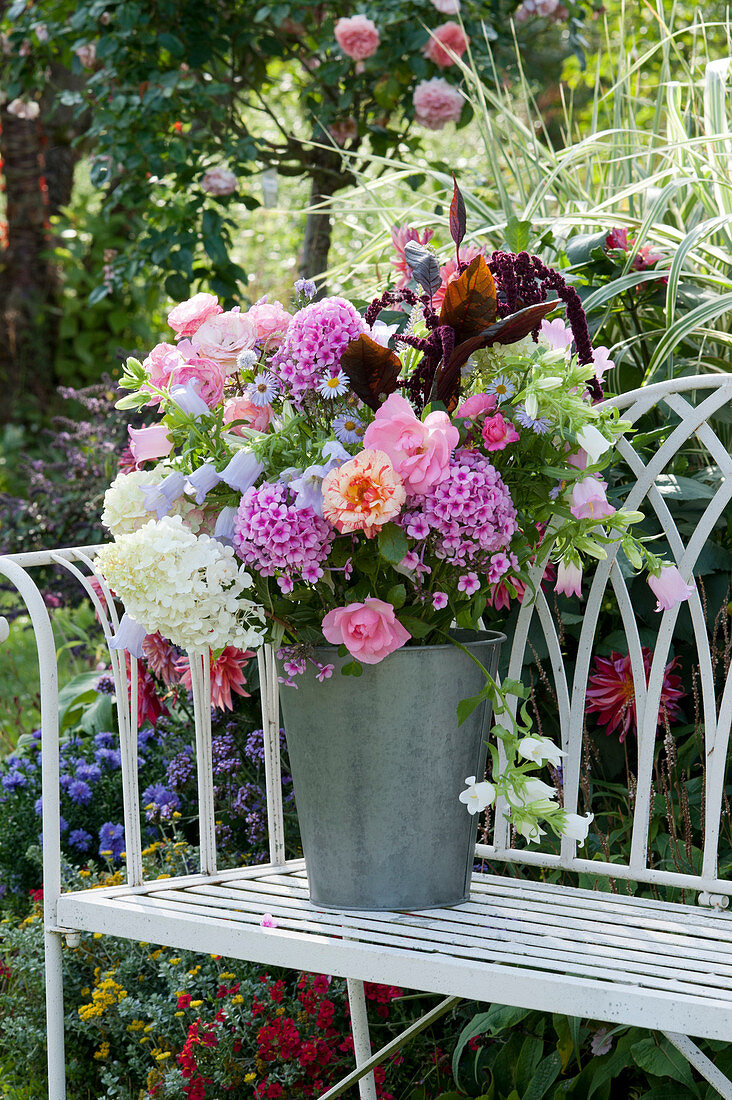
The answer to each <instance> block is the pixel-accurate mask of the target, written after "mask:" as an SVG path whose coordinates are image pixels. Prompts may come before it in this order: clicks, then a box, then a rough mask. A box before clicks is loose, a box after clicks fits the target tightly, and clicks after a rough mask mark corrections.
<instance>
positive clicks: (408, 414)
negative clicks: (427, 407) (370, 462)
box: [363, 393, 460, 495]
mask: <svg viewBox="0 0 732 1100" xmlns="http://www.w3.org/2000/svg"><path fill="white" fill-rule="evenodd" d="M363 441H364V444H365V445H366V446H367V447H374V448H376V449H377V450H381V451H384V452H385V453H386V454H387V455H388V456H389V458H390V459H391V462H392V464H393V466H394V469H395V470H396V472H397V473H398V474H399V476H400V477H401V478H402V480H403V481H404V488H405V489H406V491H407V493H418V494H420V495H424V493H426V492H427V490H428V489H430V488H431V487H432V486H433V485H436V484H437V483H438V482H440V481H442V480H443V478H444V477H445V475H446V473H447V470H448V467H449V465H450V455H451V453H452V449H453V447H456V446H457V445H458V442H459V441H460V433H459V432H458V430H457V428H456V427H455V426H454V425H453V424H451V423H450V417H449V416H448V415H447V413H445V412H433V413H430V414H429V416H427V417H426V418H425V420H424V422H422V421H421V420H420V419H419V418H418V417H417V416H415V413H414V410H413V408H412V406H411V405H410V404H409V402H408V401H407V400H406V399H405V398H403V397H400V396H399V394H397V393H392V394H391V395H390V396H389V397H388V398H387V400H386V401H385V402H384V404H383V405H382V406H381V408H380V409H379V410H378V412H377V413H376V416H375V417H374V419H373V420H372V422H371V423H370V424H369V426H368V428H367V429H366V431H365V432H364V437H363Z"/></svg>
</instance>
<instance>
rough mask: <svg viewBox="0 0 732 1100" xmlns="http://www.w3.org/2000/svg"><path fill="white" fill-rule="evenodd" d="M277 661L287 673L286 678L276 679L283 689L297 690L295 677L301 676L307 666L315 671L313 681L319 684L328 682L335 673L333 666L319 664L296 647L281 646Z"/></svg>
mask: <svg viewBox="0 0 732 1100" xmlns="http://www.w3.org/2000/svg"><path fill="white" fill-rule="evenodd" d="M277 660H278V661H279V662H280V663H281V665H282V669H283V671H284V672H286V673H287V675H286V676H278V677H277V679H278V681H279V683H281V684H284V685H285V687H294V688H295V690H297V684H296V683H295V677H296V676H302V674H303V673H304V672H305V670H306V669H307V667H308V665H309V664H311V665H312V666H313V668H314V669H315V679H316V680H318V681H319V683H321V684H322V683H323V681H324V680H330V678H331V676H332V675H333V673H334V672H335V665H331V664H327V665H323V664H321V663H320V661H316V660H315V658H314V657H310V656H309V655H308V654H307V652H306V651H305V650H304V649H303V647H302V646H298V645H289V646H282V648H281V649H278V650H277Z"/></svg>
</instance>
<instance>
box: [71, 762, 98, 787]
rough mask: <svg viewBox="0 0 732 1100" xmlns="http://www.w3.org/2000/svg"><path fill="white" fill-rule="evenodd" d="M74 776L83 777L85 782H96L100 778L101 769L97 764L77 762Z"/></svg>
mask: <svg viewBox="0 0 732 1100" xmlns="http://www.w3.org/2000/svg"><path fill="white" fill-rule="evenodd" d="M76 778H77V779H83V780H84V782H85V783H98V782H99V780H100V779H101V778H102V770H101V768H100V767H99V765H98V764H87V763H83V764H79V765H77V768H76Z"/></svg>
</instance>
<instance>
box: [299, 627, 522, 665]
mask: <svg viewBox="0 0 732 1100" xmlns="http://www.w3.org/2000/svg"><path fill="white" fill-rule="evenodd" d="M460 633H461V634H465V635H470V637H465V638H460V637H457V636H456V637H455V641H457V642H460V644H461V645H466V646H496V645H503V643H504V642H505V641H506V635H505V634H502V633H501V632H500V630H461V631H460ZM339 648H340V647H339V646H337V645H329V644H328V643H327V642H326V643H324V644H323V645H317V644H316V645H314V646H313V649H314V650H321V651H328V652H330V653H337V652H338V649H339ZM456 648H459V646H455V644H454V642H440V643H439V645H403V646H400V647H399V649H395V650H393V651H392V652H391V653H389V654H388V656H387V657H384V658H383V660H384V661H387V660H388V659H389V657H396V656H397V655H398V654H400V653H422V652H424V653H426V652H429V651H431V650H440V649H456ZM380 663H381V662H379V664H380Z"/></svg>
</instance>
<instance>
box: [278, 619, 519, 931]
mask: <svg viewBox="0 0 732 1100" xmlns="http://www.w3.org/2000/svg"><path fill="white" fill-rule="evenodd" d="M453 636H454V637H455V638H456V639H457V640H459V641H460V642H461V643H462V644H463V645H466V646H467V648H468V649H469V650H470V651H471V652H472V653H473V654H474V655H475V656H476V657H477V659H478V660H479V661H480V662H481V664H482V665H483V666H484V667H485V668H486V669H487V670H488V672H490V673H491V675H494V674H495V672H496V668H497V665H498V656H499V651H500V647H501V643H502V642H503V641H504V640H505V636H504V635H503V634H497V633H495V632H492V631H483V632H480V633H473V632H466V631H455V632H454V635H453ZM315 659H316V660H317V661H320V662H322V663H325V662H330V663H332V664H335V666H336V671H335V672H334V674H333V676H332V677H331V679H329V680H326V681H324V682H323V683H319V682H318V681H317V679H316V676H315V671H314V669H313V666H312V665H310V666H309V669H308V671H307V672H305V673H304V674H303V675H302V676H298V678H297V684H298V690H297V691H295V690H294V689H293V688H288V687H286V686H282V688H281V690H280V697H281V701H282V711H283V716H284V722H285V729H286V732H287V746H288V752H289V756H290V764H291V766H292V778H293V785H294V790H295V802H296V804H297V812H298V819H299V822H300V832H301V836H302V843H303V850H304V853H305V862H306V865H307V871H308V880H309V884H310V900H311V901H312V902H313V903H314V904H316V905H318V906H322V907H323V908H333V909H371V910H379V909H384V910H387V909H426V908H434V907H438V906H439V907H442V906H449V905H459V904H460V903H461V902H463V901H466V900H467V898H468V895H469V890H470V873H471V869H472V864H473V846H474V844H475V838H476V831H477V817H471V816H470V814H469V813H468V811H467V809H466V807H465V805H464V804H463V803H462V802H460V801H459V800H458V795H459V794H460V792H461V791H463V790H464V789H465V779H466V777H467V776H469V775H475V776H477V777H478V778H479V779H481V778H482V776H483V771H484V768H485V760H486V751H487V750H486V738H487V736H488V730H489V727H490V720H491V708H490V704H487V703H483V704H481V705H480V706H479V707H477V708H476V709H475V710H474V711H473V713H472V715H471V716H470V717H469V718H468V719H467V720H466V721H465V722H463V724H462V725H461V726H458V722H457V715H456V708H457V704H458V702H459V701H460V700H461V699H465V698H467V697H469V696H472V695H476V694H477V693H478V692H479V691H480V690H481V688H482V687H483V685H484V683H485V677H484V675H483V673H482V671H481V669H480V668H479V667H478V666H477V665H476V664H475V662H474V661H472V660H471V659H470V657H468V656H467V654H466V653H464V652H463V651H462V650H460V649H458V648H457V647H456V646H454V645H452V644H449V643H448V644H445V645H437V646H420V647H415V648H403V649H398V650H396V651H395V652H394V653H392V654H390V655H389V656H388V657H386V658H385V659H384V660H383V661H381V662H380V663H379V664H376V665H366V666H364V669H363V675H362V676H360V677H353V676H343V675H341V673H340V667H341V666H342V665H343V664H344V663H345V660H350V658H346V659H345V660H344V659H342V658H339V657H338V655H337V650H336V648H335V647H333V646H323V647H320V648H317V649H316V650H315Z"/></svg>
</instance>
